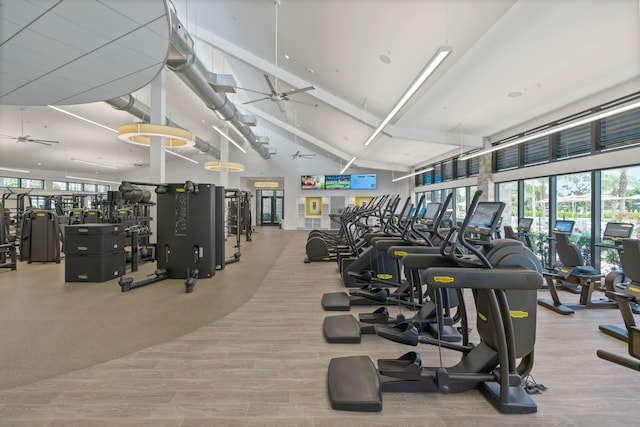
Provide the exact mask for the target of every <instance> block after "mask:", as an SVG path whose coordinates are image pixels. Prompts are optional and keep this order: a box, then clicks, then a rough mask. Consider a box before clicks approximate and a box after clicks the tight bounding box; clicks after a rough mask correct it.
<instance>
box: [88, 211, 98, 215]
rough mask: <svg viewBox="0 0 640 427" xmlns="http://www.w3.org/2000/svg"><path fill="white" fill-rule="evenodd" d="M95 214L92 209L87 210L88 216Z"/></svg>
mask: <svg viewBox="0 0 640 427" xmlns="http://www.w3.org/2000/svg"><path fill="white" fill-rule="evenodd" d="M95 214H96V213H95V212H93V211H89V212H87V215H89V216H91V215H95Z"/></svg>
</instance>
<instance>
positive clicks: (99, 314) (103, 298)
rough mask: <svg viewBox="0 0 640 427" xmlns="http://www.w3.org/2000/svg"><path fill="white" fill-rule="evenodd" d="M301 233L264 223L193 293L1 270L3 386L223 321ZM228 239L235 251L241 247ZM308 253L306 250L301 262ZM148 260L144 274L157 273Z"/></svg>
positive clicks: (51, 272)
mask: <svg viewBox="0 0 640 427" xmlns="http://www.w3.org/2000/svg"><path fill="white" fill-rule="evenodd" d="M293 234H294V233H292V232H286V231H283V230H280V229H278V228H275V227H260V228H258V229H257V230H256V232H255V233H254V234H253V240H252V241H251V242H245V241H244V239H243V240H242V242H241V253H242V256H241V260H240V262H237V263H234V264H231V265H228V266H227V267H226V268H225V269H224V270H222V271H218V272H217V273H216V275H215V276H214V277H212V278H210V279H200V280H199V281H198V283H197V285H196V287H195V290H194V292H193V293H192V294H186V293H185V288H184V280H165V281H163V282H159V283H156V284H153V285H150V286H147V287H143V288H139V289H136V290H133V291H131V292H128V293H121V292H120V287H119V285H118V281H117V280H111V281H108V282H104V283H65V281H64V269H65V267H64V259H63V260H62V261H61V263H60V264H55V263H32V264H28V263H26V262H21V263H19V265H18V269H17V270H16V271H11V270H7V269H1V270H0V324H1V325H2V327H1V328H0V343H2V345H1V346H0V389H7V388H11V387H15V386H19V385H24V384H29V383H32V382H34V381H38V380H41V379H44V378H50V377H53V376H57V375H60V374H63V373H66V372H70V371H73V370H76V369H80V368H84V367H87V366H92V365H95V364H97V363H101V362H105V361H108V360H112V359H114V358H117V357H120V356H123V355H126V354H129V353H132V352H134V351H138V350H141V349H144V348H147V347H149V346H152V345H155V344H159V343H164V342H167V341H170V340H172V339H175V338H176V337H179V336H182V335H184V334H186V333H188V332H191V331H193V330H195V329H197V328H199V327H202V326H204V325H207V324H209V323H211V322H213V321H215V320H218V319H220V318H222V317H224V316H226V315H227V314H229V313H231V312H233V311H235V310H236V309H238V308H239V307H241V306H242V305H244V304H245V303H246V302H247V301H248V300H249V299H250V298H251V297H252V296H253V294H254V293H255V291H256V289H257V288H258V286H259V285H260V284H261V283H262V281H263V279H264V277H265V276H266V274H267V273H268V272H269V270H270V269H271V267H272V265H273V263H274V261H275V260H276V259H277V257H278V255H279V254H280V252H281V251H282V249H283V248H284V247H285V246H286V245H287V243H288V242H289V240H290V239H291V237H292V236H293ZM234 244H235V239H229V240H228V241H227V248H226V251H227V257H229V256H230V255H231V254H232V253H233V252H235V248H234V246H233V245H234ZM303 257H304V254H301V256H300V259H299V260H297V261H301V260H302V259H303ZM155 266H156V264H155V262H154V263H145V264H142V265H141V267H140V270H139V271H138V272H136V273H128V274H127V275H128V276H132V277H134V278H136V279H141V278H143V277H144V276H145V275H147V274H152V273H153V271H154V270H155V268H156V267H155Z"/></svg>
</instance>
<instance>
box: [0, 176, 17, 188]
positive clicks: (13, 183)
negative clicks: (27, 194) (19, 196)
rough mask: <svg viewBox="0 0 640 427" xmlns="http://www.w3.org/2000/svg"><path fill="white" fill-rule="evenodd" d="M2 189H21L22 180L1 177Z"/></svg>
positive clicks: (0, 185) (0, 184)
mask: <svg viewBox="0 0 640 427" xmlns="http://www.w3.org/2000/svg"><path fill="white" fill-rule="evenodd" d="M0 187H9V188H20V178H9V177H5V176H0Z"/></svg>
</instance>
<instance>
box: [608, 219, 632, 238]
mask: <svg viewBox="0 0 640 427" xmlns="http://www.w3.org/2000/svg"><path fill="white" fill-rule="evenodd" d="M632 232H633V224H627V223H624V222H608V223H607V226H606V227H605V228H604V232H603V233H602V240H620V239H628V238H629V237H631V233H632Z"/></svg>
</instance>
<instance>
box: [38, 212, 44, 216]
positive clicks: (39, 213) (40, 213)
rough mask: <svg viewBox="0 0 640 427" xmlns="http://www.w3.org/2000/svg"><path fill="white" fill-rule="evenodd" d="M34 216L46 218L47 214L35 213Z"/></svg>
mask: <svg viewBox="0 0 640 427" xmlns="http://www.w3.org/2000/svg"><path fill="white" fill-rule="evenodd" d="M36 216H47V214H43V213H42V212H38V213H36Z"/></svg>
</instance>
